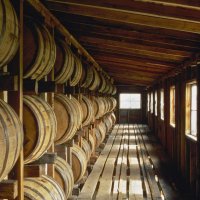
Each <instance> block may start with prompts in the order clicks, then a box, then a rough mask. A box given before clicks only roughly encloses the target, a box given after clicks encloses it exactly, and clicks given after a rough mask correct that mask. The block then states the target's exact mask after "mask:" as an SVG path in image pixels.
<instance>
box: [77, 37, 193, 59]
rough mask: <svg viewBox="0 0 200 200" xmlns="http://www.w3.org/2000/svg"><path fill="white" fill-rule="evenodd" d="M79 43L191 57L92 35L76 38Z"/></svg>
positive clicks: (185, 54) (167, 50)
mask: <svg viewBox="0 0 200 200" xmlns="http://www.w3.org/2000/svg"><path fill="white" fill-rule="evenodd" d="M78 40H79V41H81V42H82V43H86V44H87V43H88V44H95V45H97V46H100V47H101V46H102V47H103V46H104V45H107V46H111V47H114V48H121V47H123V48H127V49H128V50H141V51H142V50H144V51H147V52H148V53H149V54H151V53H154V52H155V53H158V54H161V56H162V55H164V54H166V55H170V56H180V57H188V56H191V52H187V51H184V50H173V49H169V48H167V47H165V48H163V47H157V46H153V45H145V44H137V43H136V42H135V43H133V42H132V43H130V42H126V41H116V40H114V38H113V39H111V38H110V39H108V38H98V37H95V36H94V35H93V37H90V36H80V37H79V38H78Z"/></svg>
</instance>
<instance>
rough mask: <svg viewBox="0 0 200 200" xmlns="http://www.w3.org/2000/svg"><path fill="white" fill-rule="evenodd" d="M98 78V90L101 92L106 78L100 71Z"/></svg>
mask: <svg viewBox="0 0 200 200" xmlns="http://www.w3.org/2000/svg"><path fill="white" fill-rule="evenodd" d="M99 79H100V83H99V92H100V93H103V91H104V90H105V87H106V79H105V77H104V76H103V74H102V73H99Z"/></svg>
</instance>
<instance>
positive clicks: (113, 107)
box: [109, 97, 117, 112]
mask: <svg viewBox="0 0 200 200" xmlns="http://www.w3.org/2000/svg"><path fill="white" fill-rule="evenodd" d="M109 101H110V103H111V107H110V112H112V111H113V110H114V109H115V108H116V106H117V101H116V99H115V98H113V97H110V98H109Z"/></svg>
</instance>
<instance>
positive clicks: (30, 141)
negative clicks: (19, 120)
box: [23, 95, 57, 164]
mask: <svg viewBox="0 0 200 200" xmlns="http://www.w3.org/2000/svg"><path fill="white" fill-rule="evenodd" d="M23 126H24V159H25V161H24V163H25V164H27V163H30V162H33V161H35V160H37V159H38V158H40V157H41V156H42V155H43V154H44V153H45V151H46V150H47V149H49V147H50V146H51V145H52V143H53V141H54V138H55V134H56V130H57V122H56V117H55V114H54V112H53V110H52V108H51V106H50V105H49V104H48V103H47V102H46V101H44V100H43V99H42V98H40V97H38V96H27V95H25V96H24V109H23Z"/></svg>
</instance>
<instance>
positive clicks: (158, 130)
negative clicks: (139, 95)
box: [147, 67, 200, 199]
mask: <svg viewBox="0 0 200 200" xmlns="http://www.w3.org/2000/svg"><path fill="white" fill-rule="evenodd" d="M198 74H199V69H198V68H197V67H196V68H188V69H185V70H184V71H183V72H181V73H180V74H178V75H176V76H174V77H170V78H168V79H166V80H164V81H162V82H160V83H159V84H157V85H154V86H153V87H152V88H149V89H148V92H155V91H156V90H157V91H158V116H155V115H154V113H150V112H148V113H147V117H148V124H149V126H150V127H151V130H152V132H153V133H154V134H155V135H156V136H157V137H158V138H159V140H160V142H161V144H162V145H163V146H164V148H165V149H166V151H167V152H168V154H169V156H170V158H171V160H172V162H173V164H174V170H176V171H177V174H179V175H180V176H181V177H182V178H183V180H184V181H183V182H184V183H186V185H187V186H188V188H190V189H191V190H192V192H193V193H194V194H196V199H199V169H200V166H199V156H200V154H199V133H200V125H199V122H200V114H199V113H200V112H199V109H200V107H199V105H200V92H199V91H200V87H199V82H200V81H199V75H198ZM194 79H196V80H197V85H198V97H197V101H198V103H197V104H198V108H197V112H198V114H197V118H198V119H197V124H198V127H197V141H194V140H192V139H191V138H189V137H188V136H186V135H185V91H186V83H187V82H189V81H191V80H194ZM172 85H175V91H176V93H175V124H176V126H175V127H173V126H171V125H170V86H172ZM161 88H164V121H163V120H161V119H160V89H161ZM154 107H155V105H154ZM154 110H155V108H154Z"/></svg>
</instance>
